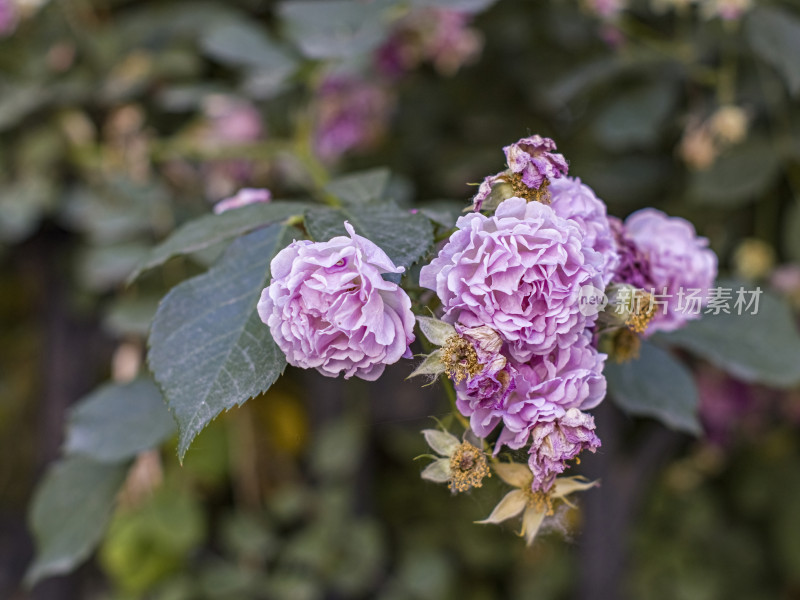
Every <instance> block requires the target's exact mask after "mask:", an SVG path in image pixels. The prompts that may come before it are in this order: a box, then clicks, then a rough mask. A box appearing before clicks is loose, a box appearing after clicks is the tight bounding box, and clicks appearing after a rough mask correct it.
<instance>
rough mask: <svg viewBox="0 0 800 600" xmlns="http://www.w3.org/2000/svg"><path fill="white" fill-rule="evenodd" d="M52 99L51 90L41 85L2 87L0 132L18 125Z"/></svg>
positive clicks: (19, 84) (0, 89)
mask: <svg viewBox="0 0 800 600" xmlns="http://www.w3.org/2000/svg"><path fill="white" fill-rule="evenodd" d="M51 99H52V93H51V90H49V89H47V88H46V87H44V86H43V85H42V84H39V83H34V82H31V83H28V82H17V83H15V84H13V85H9V84H3V85H0V131H3V130H6V129H9V128H11V127H13V126H15V125H17V124H18V123H19V122H20V121H21V120H22V119H24V118H25V117H27V116H28V115H29V114H31V113H34V112H36V111H37V110H39V109H40V108H41V107H42V106H44V105H45V104H47V103H48V102H50V100H51Z"/></svg>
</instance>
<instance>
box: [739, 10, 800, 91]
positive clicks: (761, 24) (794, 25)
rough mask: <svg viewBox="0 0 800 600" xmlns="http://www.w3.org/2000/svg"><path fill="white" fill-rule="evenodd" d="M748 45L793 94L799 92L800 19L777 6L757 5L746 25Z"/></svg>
mask: <svg viewBox="0 0 800 600" xmlns="http://www.w3.org/2000/svg"><path fill="white" fill-rule="evenodd" d="M745 32H746V34H747V39H748V41H749V42H750V46H751V47H752V48H753V52H755V53H756V54H757V55H758V56H759V58H761V60H763V61H764V62H766V63H769V64H770V65H772V66H773V67H774V68H775V69H777V71H778V72H779V73H780V74H781V76H782V77H783V79H784V81H785V82H786V85H787V87H788V88H789V91H790V92H791V93H792V95H793V96H797V95H798V94H799V93H800V19H798V18H797V17H796V16H795V15H794V14H793V13H791V12H789V11H786V10H782V9H780V8H778V7H774V6H773V7H759V8H758V9H756V10H754V11H753V12H752V13H751V14H750V16H749V17H748V18H747V23H746V26H745Z"/></svg>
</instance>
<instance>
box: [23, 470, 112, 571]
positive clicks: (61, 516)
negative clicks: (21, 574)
mask: <svg viewBox="0 0 800 600" xmlns="http://www.w3.org/2000/svg"><path fill="white" fill-rule="evenodd" d="M126 472H127V465H124V464H103V463H98V462H95V461H92V460H89V459H85V458H79V457H70V458H66V459H64V460H61V461H59V462H57V463H55V464H54V465H52V466H51V467H50V469H49V470H48V471H47V473H46V475H45V477H44V479H43V480H42V481H41V483H40V484H39V487H38V488H37V489H36V492H35V494H34V497H33V502H32V504H31V508H30V513H29V515H28V516H29V522H30V526H31V530H32V531H33V535H34V538H35V540H36V558H35V560H34V562H33V564H32V565H31V566H30V567H29V568H28V572H27V573H26V575H25V580H26V582H27V583H28V584H29V585H33V584H35V583H36V582H38V581H40V580H42V579H44V578H46V577H50V576H53V575H61V574H64V573H68V572H70V571H71V570H72V569H74V568H75V567H76V566H77V565H78V564H80V563H81V562H83V561H84V560H85V559H86V558H87V557H88V556H89V554H90V553H91V552H92V550H93V549H94V548H95V546H96V545H97V543H98V542H99V541H100V538H101V537H102V535H103V531H104V530H105V528H106V524H107V523H108V520H109V517H110V516H111V509H112V507H113V506H114V499H115V497H116V495H117V491H118V490H119V488H120V486H121V485H122V482H123V481H124V479H125V474H126Z"/></svg>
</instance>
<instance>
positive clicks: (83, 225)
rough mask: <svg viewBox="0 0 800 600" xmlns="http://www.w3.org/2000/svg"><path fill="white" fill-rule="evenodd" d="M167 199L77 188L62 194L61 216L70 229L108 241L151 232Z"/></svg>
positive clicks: (156, 196)
mask: <svg viewBox="0 0 800 600" xmlns="http://www.w3.org/2000/svg"><path fill="white" fill-rule="evenodd" d="M167 202H168V200H167V199H166V198H163V197H162V196H161V195H159V194H147V195H142V196H141V197H139V198H134V197H132V196H129V195H125V194H120V193H115V190H109V193H99V192H96V191H94V190H92V189H90V188H88V187H76V188H73V189H72V190H69V191H68V192H67V193H66V194H65V198H64V199H63V205H62V208H61V216H62V218H63V220H64V222H65V224H66V225H68V226H69V227H70V228H72V229H74V230H76V231H79V232H82V233H86V234H88V235H89V236H90V237H91V238H92V239H93V240H94V241H98V242H106V243H108V242H113V241H122V240H124V239H128V238H131V237H133V236H135V235H137V234H140V233H143V232H147V231H150V230H151V229H152V228H153V224H154V223H155V222H156V220H157V219H156V217H157V216H158V213H159V212H163V210H164V207H166V206H167Z"/></svg>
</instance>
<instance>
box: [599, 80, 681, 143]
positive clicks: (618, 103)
mask: <svg viewBox="0 0 800 600" xmlns="http://www.w3.org/2000/svg"><path fill="white" fill-rule="evenodd" d="M676 92H677V89H676V87H675V84H674V83H673V82H672V81H670V80H669V79H664V80H659V81H656V82H654V83H649V84H645V85H641V86H639V87H636V88H634V89H631V90H627V91H625V92H623V93H621V94H620V95H618V96H617V97H615V98H614V100H612V101H611V102H610V103H609V104H607V105H606V107H605V108H604V109H603V110H602V111H601V112H600V114H599V115H597V117H596V118H595V120H594V125H593V129H594V134H595V136H596V137H597V139H598V141H599V142H600V143H601V144H603V145H604V146H605V147H607V148H610V149H612V150H628V149H632V148H644V147H648V146H652V145H653V144H655V143H656V142H657V141H658V138H659V133H660V130H661V126H662V125H663V123H664V122H665V121H666V118H667V116H669V114H670V112H671V111H672V108H673V106H674V105H675V100H676V98H677V93H676Z"/></svg>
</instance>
